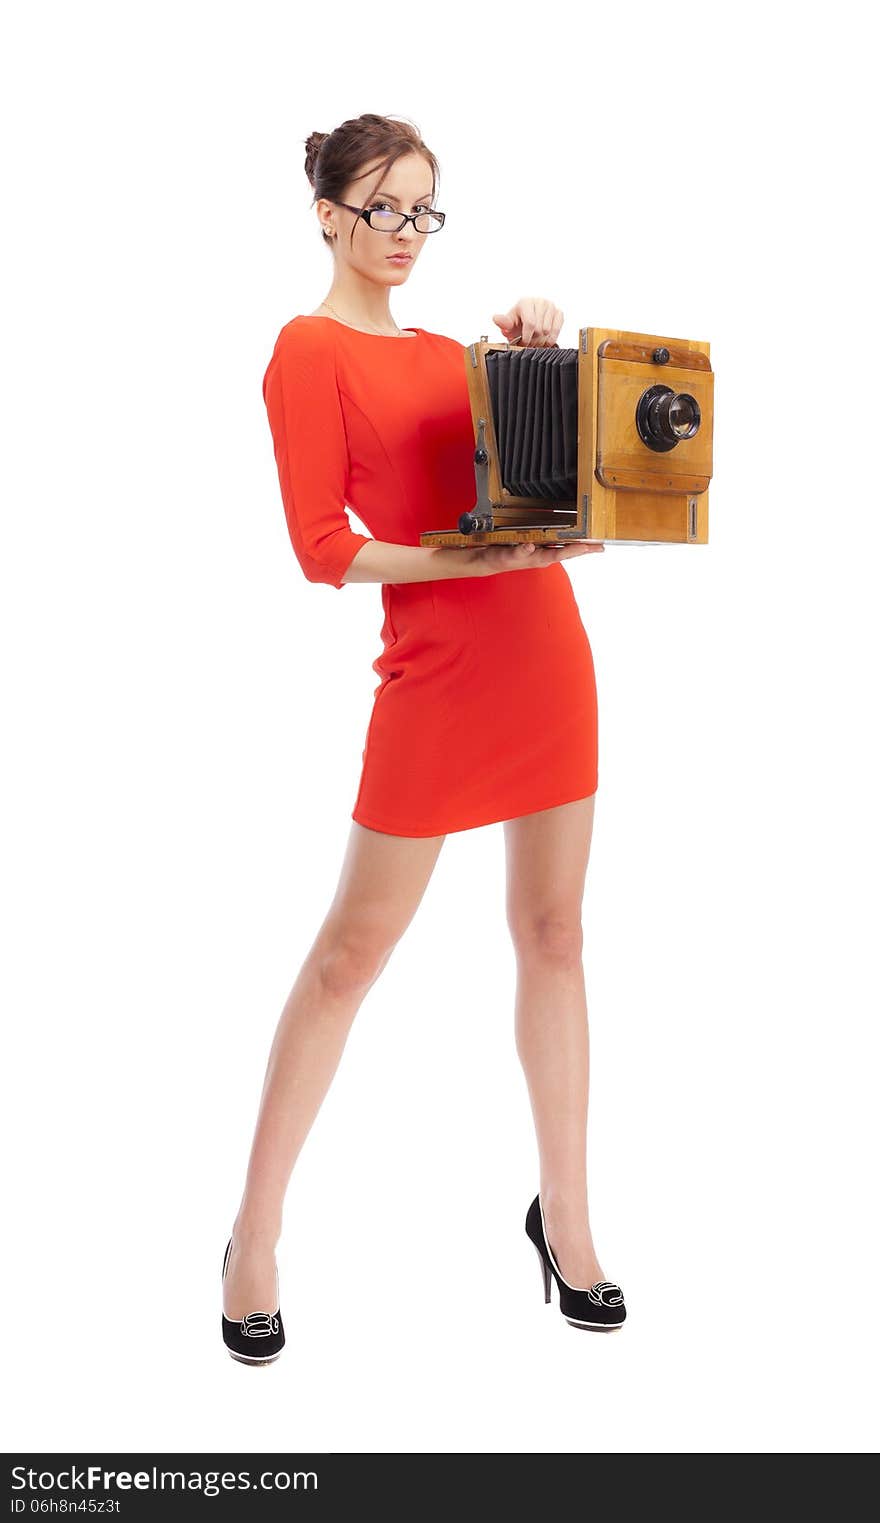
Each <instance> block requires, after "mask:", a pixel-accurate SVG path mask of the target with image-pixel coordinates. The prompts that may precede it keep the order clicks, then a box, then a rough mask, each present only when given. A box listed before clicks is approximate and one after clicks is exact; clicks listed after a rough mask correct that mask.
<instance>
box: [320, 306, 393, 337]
mask: <svg viewBox="0 0 880 1523" xmlns="http://www.w3.org/2000/svg"><path fill="white" fill-rule="evenodd" d="M321 306H322V307H327V308H329V310H330V311H331V312H332V313H333V314H334V316H336V317H338V318H339V321H340V322H341V323H345V326H346V328H357V323H349V322H346V319H345V318H344V317H342V316H341V315H340V313H339V312H337V311H336V308H335V307H331V306H330V303H329V301H322V302H321ZM370 327H371V328H372V329H373V332H374V333H378V334H380V335H381V337H382V338H400V334H401V329H400V328H398V329H397V333H396V334H394V333H383V332H382V329H381V328H377V327H375V326H374V324H373V323H371V324H370ZM395 327H397V324H396V323H395ZM360 331H361V332H363V329H361V330H360Z"/></svg>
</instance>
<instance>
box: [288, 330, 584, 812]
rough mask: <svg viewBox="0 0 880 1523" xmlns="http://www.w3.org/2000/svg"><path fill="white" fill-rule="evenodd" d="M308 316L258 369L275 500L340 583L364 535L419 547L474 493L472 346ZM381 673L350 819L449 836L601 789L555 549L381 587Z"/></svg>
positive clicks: (572, 618) (577, 640) (309, 555)
mask: <svg viewBox="0 0 880 1523" xmlns="http://www.w3.org/2000/svg"><path fill="white" fill-rule="evenodd" d="M409 332H410V334H411V335H412V336H411V337H408V338H396V337H391V336H386V335H384V334H380V333H376V334H373V333H366V332H363V331H362V330H360V329H358V328H349V327H346V326H345V325H344V324H343V323H340V322H337V321H336V319H335V318H332V317H321V316H316V315H312V314H308V315H301V316H297V317H294V318H292V319H291V320H290V321H289V322H288V323H286V324H285V325H284V327H283V328H282V329H281V332H280V333H279V335H278V338H277V340H276V343H275V348H274V350H273V353H272V357H271V359H270V361H269V365H268V367H267V369H266V372H265V375H264V378H263V399H264V401H265V404H266V409H267V412H268V416H269V425H270V428H271V431H272V438H273V442H274V447H275V460H276V463H277V466H278V478H279V482H280V486H281V498H282V502H283V505H284V512H285V516H286V519H287V527H288V530H289V532H290V538H291V542H292V544H293V549H294V552H295V554H296V556H297V559H298V561H299V563H300V566H301V567H302V570H303V572H304V573H305V575H306V577H307V578H308V580H309V581H310V582H325V583H327V584H328V585H330V586H331V587H337V588H341V587H343V586H345V585H347V584H346V583H344V582H343V580H342V578H343V574H344V573H345V571H346V570H347V568H348V566H349V564H350V562H351V561H352V560H353V558H354V556H355V555H356V554H357V552H358V550H359V549H360V548H361V546H362V545H364V544H365V543H366V542H367V540H368V538H369V537H370V536H368V535H365V534H360V533H357V532H356V531H355V530H353V529H352V527H351V524H350V522H349V519H348V515H347V513H346V505H348V506H350V507H351V508H353V509H354V511H355V512H356V513H357V515H358V518H359V519H360V520H361V522H362V523H364V524H365V525H366V526H367V528H368V529H369V531H370V535H371V536H372V537H373V538H374V539H378V540H387V541H390V542H392V543H394V544H401V545H418V543H419V535H420V534H422V533H423V532H425V531H426V530H429V529H455V528H456V527H457V524H458V517H459V514H460V513H462V512H463V511H464V510H465V509H469V508H473V506H474V503H475V501H476V481H475V476H474V430H473V424H472V421H471V409H470V401H469V396H468V388H467V377H466V372H465V347H464V345H463V344H460V343H459V342H458V341H457V340H456V339H453V338H447V337H446V336H445V335H444V334H442V333H431V332H429V331H428V330H427V329H425V328H414V329H410V330H409ZM381 585H382V606H383V609H384V615H385V617H384V622H383V625H382V630H381V639H382V646H383V648H382V652H381V654H380V655H379V656H377V658H376V660H375V661H374V662H373V670H374V671H375V672H376V674H377V675H378V677H379V679H380V680H379V685H378V687H377V688H375V689H374V698H373V709H372V713H371V715H370V721H369V725H368V728H367V734H366V741H365V745H364V749H363V753H362V770H361V777H360V784H359V787H358V791H357V797H356V799H355V803H354V808H353V810H352V812H351V818H352V819H353V820H356V821H357V822H358V823H359V824H361V825H365V826H368V827H369V828H370V829H372V830H382V831H387V832H389V833H390V834H392V835H404V836H439V835H445V834H446V833H447V832H450V831H456V830H470V829H473V828H474V827H475V826H478V825H489V824H492V823H494V822H496V821H499V820H508V819H514V818H516V817H518V816H519V815H524V814H531V813H533V812H534V811H535V810H539V809H549V808H552V807H553V806H554V805H557V804H565V803H569V802H571V801H572V800H573V799H580V798H586V797H587V796H588V795H590V794H592V793H594V792H595V791H596V787H597V785H598V725H597V702H596V680H595V673H594V668H593V656H592V651H591V649H590V642H589V639H588V637H587V632H586V630H585V628H584V625H583V622H582V620H581V617H580V613H579V610H578V605H577V602H576V600H575V596H574V592H573V590H572V586H571V582H570V580H569V576H568V572H567V571H566V569H565V565H564V564H563V563H562V562H561V561H557V562H554V564H553V565H551V566H543V567H541V568H540V569H539V570H532V569H528V568H527V569H526V570H523V571H503V572H497V573H495V574H494V575H490V576H479V577H477V576H461V577H453V578H450V579H449V580H446V579H439V580H433V581H427V582H383V583H382V584H381Z"/></svg>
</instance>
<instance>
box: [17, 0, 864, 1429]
mask: <svg viewBox="0 0 880 1523" xmlns="http://www.w3.org/2000/svg"><path fill="white" fill-rule="evenodd" d="M860 17H861V19H859V18H860ZM7 26H8V35H7V42H8V45H7V46H6V48H5V49H4V60H3V64H2V71H3V78H2V91H0V96H2V100H3V106H2V110H3V116H4V122H3V126H4V129H5V130H4V138H5V142H6V144H7V150H8V155H7V165H6V169H5V171H4V179H5V188H4V203H5V210H6V212H7V214H8V218H7V233H6V237H5V240H4V250H3V259H4V263H5V266H6V269H5V273H4V278H3V282H2V289H3V297H4V313H3V333H4V343H3V349H4V356H3V358H4V364H3V383H2V384H3V397H2V416H3V437H4V449H3V459H2V473H3V553H2V569H0V576H2V586H0V592H2V600H0V601H2V635H3V715H4V745H3V751H2V756H3V762H2V765H3V788H2V808H3V820H2V861H3V880H2V881H3V890H2V892H3V903H2V920H3V933H4V935H3V939H4V943H5V951H4V955H3V990H2V1005H3V1019H4V1023H5V1034H4V1071H5V1079H4V1104H3V1108H2V1109H3V1127H4V1139H3V1152H4V1160H5V1164H6V1169H5V1175H6V1178H5V1186H4V1190H5V1204H4V1206H3V1213H4V1227H5V1229H6V1233H5V1236H6V1248H5V1252H4V1255H3V1261H2V1270H3V1283H2V1299H0V1306H2V1310H3V1340H2V1341H3V1351H4V1358H3V1364H4V1377H5V1382H6V1384H7V1389H8V1394H9V1396H10V1398H11V1401H10V1407H11V1410H10V1412H9V1415H8V1418H7V1421H6V1423H5V1427H4V1431H5V1436H6V1444H7V1446H8V1448H9V1449H16V1448H21V1449H36V1450H42V1451H49V1450H53V1449H62V1450H74V1451H86V1450H89V1449H91V1450H122V1449H135V1450H143V1451H147V1450H152V1449H157V1450H162V1451H164V1450H169V1451H174V1450H181V1451H182V1450H191V1449H194V1450H202V1449H204V1450H209V1451H213V1452H216V1453H222V1452H224V1451H231V1450H241V1449H244V1450H252V1451H261V1452H262V1451H269V1450H285V1451H288V1452H300V1451H308V1450H321V1451H330V1450H336V1451H341V1450H354V1451H359V1452H367V1451H412V1450H419V1451H433V1452H440V1451H496V1452H510V1451H518V1450H525V1451H556V1452H565V1451H576V1452H591V1451H631V1452H635V1451H646V1450H647V1451H716V1452H717V1451H736V1450H748V1451H760V1450H764V1451H780V1450H787V1451H793V1450H794V1451H814V1450H838V1451H839V1450H847V1449H865V1448H871V1447H873V1446H874V1440H875V1430H874V1428H873V1427H872V1420H871V1418H872V1414H871V1407H872V1398H873V1396H874V1394H875V1391H876V1378H875V1372H876V1361H877V1357H878V1348H877V1340H876V1333H877V1315H876V1308H877V1302H878V1296H877V1269H878V1264H877V1253H876V1242H875V1238H874V1223H873V1215H874V1209H875V1205H876V1200H875V1163H874V1160H873V1159H872V1156H871V1154H872V1137H871V1131H872V1129H873V1122H874V1110H875V1105H876V1098H875V1097H876V1082H877V1081H876V1063H877V1056H878V1042H877V1015H878V1003H877V986H876V974H875V969H876V944H875V939H874V938H875V934H876V919H877V904H876V874H877V867H876V852H877V844H878V842H877V806H876V776H877V766H878V755H877V748H876V741H875V725H876V711H877V681H876V653H877V630H876V622H875V616H874V611H873V610H874V608H875V606H876V587H877V579H878V565H877V552H878V534H877V509H878V502H877V490H876V475H877V472H876V448H875V445H876V437H877V424H876V416H875V407H876V397H877V393H876V356H877V343H878V333H877V325H876V316H875V314H876V294H875V285H876V278H875V275H876V272H875V270H873V269H872V268H871V267H872V264H873V262H874V261H875V260H876V245H875V246H874V247H873V250H872V248H871V245H870V243H869V238H868V215H869V211H870V197H871V195H872V194H873V193H872V192H871V190H870V186H871V184H872V183H874V177H873V169H874V166H873V163H872V156H869V151H868V150H869V136H870V135H871V134H872V133H875V130H876V120H875V118H874V112H873V108H874V100H875V80H874V77H873V74H872V72H870V71H871V70H872V67H873V66H872V63H871V57H872V56H873V55H871V54H870V53H869V50H868V47H867V38H866V35H865V32H864V30H863V28H864V27H865V26H867V13H865V12H864V10H863V9H861V8H860V7H857V6H855V5H853V4H838V5H836V6H834V7H833V8H831V9H830V10H829V8H828V7H826V6H818V5H798V6H795V5H772V4H761V5H751V6H749V5H742V4H741V5H738V6H736V7H734V6H728V7H726V8H724V9H722V8H719V7H708V8H707V7H704V8H703V9H702V10H699V9H695V8H693V7H691V8H689V9H687V10H685V11H675V12H671V11H669V9H668V8H664V7H662V6H657V5H655V4H650V5H648V4H641V5H636V4H629V5H627V6H625V7H617V8H615V9H614V11H613V12H611V11H609V9H608V8H607V7H596V8H595V9H594V8H591V7H575V8H574V10H572V9H571V8H570V7H562V6H560V5H554V4H550V5H542V6H540V7H533V6H521V5H511V4H505V5H503V6H502V5H498V4H495V5H484V6H482V7H480V8H479V9H474V8H473V7H460V8H457V7H454V6H453V7H449V6H445V7H443V9H442V13H438V12H435V11H427V12H426V11H418V10H414V9H413V8H408V9H399V8H396V9H394V10H393V11H392V12H390V13H387V12H385V11H382V10H377V9H376V8H375V7H367V8H366V9H364V8H361V7H360V6H359V7H354V6H350V5H348V4H341V3H340V0H337V3H336V4H335V5H334V6H332V7H328V8H325V7H317V8H315V9H313V10H312V11H311V12H304V11H303V10H302V9H301V8H300V7H294V6H293V5H292V4H285V5H281V4H268V3H264V4H254V3H251V4H249V5H248V6H247V7H245V6H243V5H242V6H231V5H220V4H216V3H213V4H210V5H208V4H194V3H182V0H175V3H174V4H173V5H172V4H167V3H166V4H155V3H154V4H151V5H149V6H147V5H118V4H113V5H110V4H107V5H96V4H81V5H78V6H74V7H70V6H61V5H57V4H56V5H39V4H36V5H31V6H28V7H26V8H21V9H20V10H19V12H18V14H17V16H15V17H14V18H11V19H10V21H9V22H8V23H7ZM422 29H424V30H422ZM363 111H376V112H381V113H391V114H396V115H400V116H405V117H407V118H408V119H409V120H410V121H412V122H414V123H415V124H416V125H417V126H418V128H419V129H420V130H421V132H422V134H423V137H424V139H425V141H426V142H427V143H428V145H429V146H430V147H431V148H432V149H433V150H434V151H435V152H436V154H437V155H438V157H439V160H440V164H441V180H440V195H439V204H440V205H441V206H442V207H443V208H444V209H445V210H446V212H447V214H448V224H447V228H446V230H445V231H444V232H443V234H442V235H441V236H439V237H437V238H436V240H433V241H432V242H431V244H430V247H427V248H426V250H425V253H424V255H423V257H422V259H421V261H420V262H419V265H418V269H417V270H416V271H414V273H413V276H412V278H411V280H410V282H409V283H408V284H407V285H406V286H405V287H404V288H403V289H401V290H400V292H399V294H398V295H397V296H395V298H394V304H393V312H394V316H395V317H396V319H397V321H398V322H399V323H400V324H401V325H405V324H407V323H410V324H412V323H415V324H417V325H420V326H423V327H427V328H430V329H432V330H434V331H439V332H447V333H450V334H453V335H454V336H455V337H456V338H458V339H459V340H461V341H462V342H469V341H471V340H472V339H474V338H478V337H479V336H480V334H481V333H488V334H490V335H491V336H492V337H495V338H498V337H500V336H501V335H500V334H499V332H498V331H497V329H495V327H494V325H493V323H492V321H491V318H492V314H493V313H494V312H497V311H500V310H502V309H506V308H507V307H509V306H510V305H511V304H512V303H513V302H514V301H516V300H517V299H518V298H519V297H520V296H522V295H536V294H537V295H542V296H548V297H550V298H551V299H552V300H553V301H555V302H556V303H557V304H558V305H559V306H561V307H562V308H563V310H564V311H565V314H566V322H565V326H564V328H563V331H562V334H561V342H562V343H563V344H568V345H574V344H575V343H576V342H577V331H578V328H579V327H580V326H582V325H594V326H620V327H625V328H629V329H634V330H637V331H653V332H658V333H663V334H668V335H671V336H680V337H686V338H692V339H698V340H708V341H709V342H710V344H711V357H712V364H713V368H714V370H715V372H716V421H715V452H714V477H713V482H712V486H711V488H710V510H709V511H710V544H709V546H708V547H706V548H689V547H661V548H656V549H655V548H643V549H628V548H615V547H609V548H608V549H607V550H606V552H605V554H604V555H602V556H592V557H584V558H583V559H580V560H576V561H572V562H569V563H568V568H567V569H568V571H569V573H570V575H571V577H572V584H573V586H574V588H575V590H576V594H577V598H578V602H579V606H580V609H581V613H582V617H583V619H584V622H585V625H586V628H587V630H588V633H589V636H590V640H591V643H592V648H593V654H594V660H595V664H596V673H597V683H598V691H599V703H600V761H599V778H600V783H599V794H598V800H597V811H596V823H595V833H594V838H593V849H592V855H591V861H590V868H589V873H588V880H587V892H586V898H585V904H584V926H585V940H586V947H585V969H586V980H587V994H588V1003H589V1011H590V1022H591V1032H592V1060H593V1084H592V1094H591V1109H590V1191H591V1204H592V1217H593V1226H594V1234H595V1239H596V1244H597V1249H598V1252H599V1255H600V1258H601V1261H602V1264H603V1267H604V1268H605V1270H606V1273H607V1274H608V1275H609V1276H610V1277H611V1278H615V1279H618V1280H619V1281H620V1282H621V1284H622V1285H623V1287H624V1291H625V1294H626V1298H627V1304H628V1307H629V1320H628V1322H627V1324H626V1327H625V1328H624V1329H623V1331H622V1332H621V1333H619V1334H616V1335H615V1336H614V1337H613V1338H602V1337H598V1336H596V1337H591V1336H590V1335H588V1334H583V1333H579V1332H576V1331H575V1330H574V1329H572V1328H570V1327H569V1326H568V1325H567V1324H566V1323H565V1322H564V1321H563V1319H562V1318H561V1317H560V1315H559V1312H558V1309H557V1306H556V1301H555V1295H554V1304H553V1306H552V1307H545V1305H544V1302H543V1295H542V1288H541V1279H540V1271H539V1266H538V1263H537V1261H536V1258H535V1254H534V1250H533V1249H532V1247H531V1246H530V1245H529V1243H528V1242H527V1240H526V1238H525V1234H524V1231H523V1219H524V1216H525V1211H526V1207H527V1205H528V1203H529V1201H530V1200H531V1198H532V1195H533V1194H534V1192H535V1189H536V1187H537V1162H536V1154H535V1147H534V1140H533V1134H532V1129H531V1115H530V1111H529V1108H528V1101H527V1094H526V1089H525V1084H524V1081H523V1078H522V1074H521V1070H520V1069H519V1066H518V1062H517V1059H516V1057H515V1051H514V1044H513V1014H512V1012H513V989H514V965H513V956H512V951H511V947H510V942H509V938H508V933H507V928H506V923H505V918H504V902H503V901H504V859H503V845H504V843H503V829H502V826H501V825H500V824H499V825H494V826H490V827H487V828H484V829H482V830H476V831H471V832H463V833H459V834H454V835H450V836H449V837H448V838H447V841H446V843H445V845H444V848H443V851H442V853H441V856H440V860H439V862H438V864H437V868H436V870H435V874H434V877H433V879H432V881H431V884H430V885H429V888H428V892H427V894H426V896H425V898H424V900H423V902H422V905H421V907H420V910H419V913H418V914H417V917H416V920H415V922H414V924H413V925H412V927H411V928H410V930H409V931H408V933H407V935H406V936H405V938H404V940H403V942H402V943H401V944H400V946H399V947H398V948H397V949H396V951H395V953H394V955H393V957H392V960H391V962H390V964H389V966H388V967H387V969H386V971H385V973H384V975H383V976H382V978H381V979H380V981H379V983H378V984H377V985H376V986H375V987H374V989H373V990H372V991H371V992H370V994H369V995H368V997H367V1000H366V1001H365V1003H364V1006H363V1008H362V1010H361V1012H360V1014H359V1017H358V1019H357V1021H356V1023H355V1026H354V1029H353V1032H352V1035H351V1038H350V1041H349V1044H348V1046H347V1048H346V1051H345V1053H344V1056H343V1060H342V1065H341V1067H340V1070H339V1072H338V1075H337V1078H336V1081H335V1083H334V1085H333V1087H332V1089H331V1092H330V1095H329V1097H328V1100H327V1102H326V1104H325V1106H324V1108H323V1109H322V1111H321V1113H320V1115H319V1118H318V1121H317V1122H316V1124H315V1127H314V1128H313V1130H312V1132H311V1134H310V1136H309V1138H308V1139H307V1142H306V1145H305V1148H304V1151H303V1153H302V1155H301V1157H300V1160H299V1163H298V1165H297V1167H296V1169H295V1171H294V1175H293V1178H292V1181H291V1186H290V1191H289V1194H288V1197H287V1204H286V1209H285V1221H284V1234H283V1237H282V1240H281V1244H280V1248H279V1272H280V1284H281V1305H282V1309H283V1313H284V1317H285V1324H286V1328H287V1334H288V1344H287V1348H286V1349H285V1352H284V1354H283V1356H282V1358H281V1360H280V1361H279V1362H278V1364H277V1365H275V1366H272V1367H269V1368H268V1369H261V1370H256V1371H255V1370H248V1369H246V1368H245V1367H243V1366H241V1365H239V1364H236V1363H234V1362H233V1361H232V1360H231V1359H230V1358H229V1356H228V1354H227V1353H226V1351H225V1349H224V1348H223V1345H222V1341H221V1337H220V1306H221V1302H220V1268H221V1259H222V1254H223V1249H224V1246H225V1244H226V1240H227V1237H228V1235H229V1231H230V1228H231V1224H232V1218H233V1216H234V1212H235V1209H236V1207H237V1205H238V1201H239V1197H240V1193H241V1187H242V1183H243V1178H244V1168H245V1163H246V1158H247V1152H248V1148H249V1145H250V1139H251V1134H252V1128H253V1123H254V1119H255V1115H256V1105H257V1101H258V1097H259V1091H260V1086H261V1083H262V1079H263V1072H264V1066H265V1061H266V1057H267V1054H268V1048H269V1044H270V1041H271V1037H272V1033H273V1031H274V1027H275V1023H276V1020H277V1018H278V1015H279V1013H280V1009H281V1006H282V1004H283V1001H284V999H285V997H286V995H287V992H288V990H289V988H290V985H291V984H292V982H293V980H294V978H295V976H296V973H297V971H298V968H299V966H300V963H301V961H302V958H303V957H304V956H305V953H306V951H307V950H308V947H309V946H310V944H311V941H312V939H313V937H314V935H315V932H316V931H317V928H318V926H319V924H320V922H321V919H322V918H323V915H324V913H325V910H326V908H327V906H328V904H329V900H330V897H331V895H332V893H333V891H334V889H335V886H336V881H337V875H338V872H339V868H340V864H341V860H342V855H343V851H344V849H345V845H346V841H347V836H348V831H349V829H350V826H351V821H350V811H351V808H352V806H353V802H354V796H355V792H356V788H357V782H358V777H359V770H360V761H361V749H362V745H363V739H364V734H365V731H366V726H367V722H368V718H369V712H370V707H371V703H372V693H373V689H374V687H375V683H376V677H375V674H374V672H373V671H372V669H371V662H372V660H373V659H374V657H375V656H376V655H377V654H378V653H379V651H380V649H381V642H380V636H379V631H380V627H381V607H380V599H379V588H378V586H376V585H355V586H352V587H350V588H346V589H344V590H343V591H342V592H337V591H335V590H334V589H332V588H329V587H323V586H320V585H311V584H308V583H307V582H306V581H305V579H304V578H303V577H302V574H301V572H300V570H299V568H298V565H297V563H296V561H295V558H294V556H293V553H292V550H291V547H290V543H289V540H288V537H287V530H286V526H285V523H284V519H283V512H282V507H281V500H280V494H279V490H278V481H277V475H276V471H275V463H274V459H273V455H272V448H271V439H270V435H269V431H268V426H267V421H266V416H265V411H264V407H263V402H262V397H261V392H260V386H261V381H262V375H263V371H264V369H265V365H266V363H267V361H268V358H269V354H270V353H271V349H272V345H273V343H274V340H275V337H276V335H277V332H278V330H279V328H280V327H281V325H282V324H283V323H284V322H286V321H287V320H288V318H289V317H291V316H293V315H294V314H295V313H296V312H301V311H309V310H310V309H311V308H313V307H314V306H315V305H317V303H318V301H319V300H320V299H321V297H322V296H323V295H324V294H325V293H326V291H327V290H328V288H329V280H330V261H329V256H328V254H327V253H326V251H325V250H324V248H323V247H322V245H321V240H320V237H319V234H318V229H317V219H316V214H315V212H314V211H313V210H312V209H311V207H310V200H311V188H310V187H309V185H308V183H307V180H306V177H305V174H304V171H303V160H304V148H303V144H304V140H305V139H306V138H307V137H308V135H309V133H310V132H312V131H313V130H321V131H329V130H331V129H332V127H334V126H335V125H337V124H338V123H339V122H341V121H342V120H344V119H345V118H347V117H351V116H356V115H358V114H359V113H361V112H363ZM869 273H870V276H871V278H870V280H869ZM354 526H355V527H359V524H358V521H357V520H356V519H355V520H354ZM524 574H527V573H524ZM501 633H502V632H499V636H501ZM486 657H487V659H494V660H497V659H499V657H498V653H497V652H492V651H487V652H486ZM548 680H563V679H562V678H561V675H560V674H559V673H558V672H548ZM475 911H478V912H479V914H478V915H475ZM475 921H478V925H476V926H475Z"/></svg>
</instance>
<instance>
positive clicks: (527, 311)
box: [492, 296, 565, 349]
mask: <svg viewBox="0 0 880 1523" xmlns="http://www.w3.org/2000/svg"><path fill="white" fill-rule="evenodd" d="M564 317H565V314H564V312H562V311H560V309H559V307H557V306H554V304H553V302H552V301H547V300H546V298H545V297H543V296H521V297H520V299H519V301H518V302H516V303H515V304H514V305H513V306H512V307H511V309H510V311H509V312H495V313H493V315H492V321H493V323H496V324H497V325H498V327H499V328H500V329H501V331H502V333H503V334H504V337H505V338H506V339H507V342H508V343H509V344H521V345H522V346H523V347H524V348H525V347H530V348H534V349H550V348H552V347H553V346H554V345H555V344H556V342H557V340H558V338H559V330H560V328H561V327H562V323H563V320H564Z"/></svg>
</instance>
